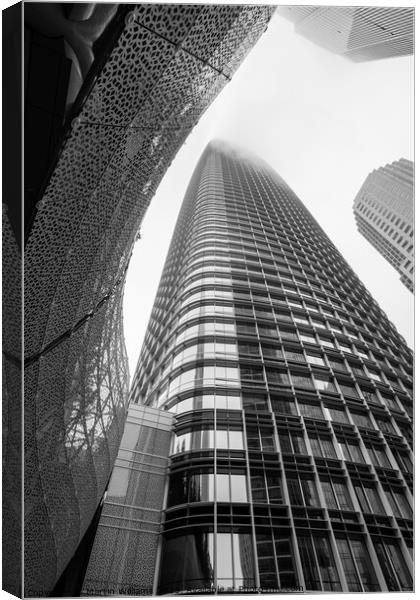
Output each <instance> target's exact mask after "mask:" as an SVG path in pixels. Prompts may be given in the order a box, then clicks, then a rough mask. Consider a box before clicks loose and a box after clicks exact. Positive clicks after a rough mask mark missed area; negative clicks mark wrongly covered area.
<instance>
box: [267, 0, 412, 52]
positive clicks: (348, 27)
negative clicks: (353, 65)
mask: <svg viewBox="0 0 420 600" xmlns="http://www.w3.org/2000/svg"><path fill="white" fill-rule="evenodd" d="M277 10H278V13H279V14H280V15H282V16H284V17H286V18H287V19H289V20H290V21H292V22H293V23H295V29H296V32H297V33H299V34H301V35H303V36H304V37H307V38H308V39H310V40H312V41H313V42H315V43H317V44H319V45H320V46H322V47H323V48H326V49H327V50H331V51H332V52H335V53H336V54H342V55H343V56H345V57H346V58H349V59H350V60H352V61H354V62H364V61H367V60H377V59H379V58H390V57H393V56H405V55H407V54H413V51H414V9H413V8H396V7H388V6H386V7H384V6H382V7H381V6H281V7H279V8H278V9H277Z"/></svg>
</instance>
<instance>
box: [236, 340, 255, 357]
mask: <svg viewBox="0 0 420 600" xmlns="http://www.w3.org/2000/svg"><path fill="white" fill-rule="evenodd" d="M238 350H239V354H245V355H258V356H259V354H260V347H259V346H258V344H247V343H245V342H240V343H239V344H238Z"/></svg>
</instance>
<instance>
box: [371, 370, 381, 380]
mask: <svg viewBox="0 0 420 600" xmlns="http://www.w3.org/2000/svg"><path fill="white" fill-rule="evenodd" d="M368 374H369V377H370V378H371V379H373V380H374V381H382V379H381V376H380V374H379V373H378V372H377V371H374V370H373V369H368Z"/></svg>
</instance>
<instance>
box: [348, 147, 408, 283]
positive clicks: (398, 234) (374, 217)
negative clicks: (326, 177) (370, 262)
mask: <svg viewBox="0 0 420 600" xmlns="http://www.w3.org/2000/svg"><path fill="white" fill-rule="evenodd" d="M353 211H354V215H355V217H356V223H357V228H358V230H359V231H360V233H361V234H362V235H363V236H364V237H365V238H366V239H367V240H368V241H369V242H370V243H371V244H372V246H374V247H375V248H376V249H377V250H378V251H379V252H380V253H381V254H382V256H383V257H384V258H385V259H386V260H387V261H388V262H389V263H390V264H391V265H392V266H393V267H395V269H396V270H397V271H398V273H399V274H400V275H401V281H402V282H403V284H404V285H405V286H406V287H407V288H408V289H409V290H410V291H411V292H412V291H413V289H414V238H413V235H414V164H413V163H412V162H411V161H409V160H407V159H405V158H401V159H400V160H398V161H395V162H393V163H391V164H389V165H385V166H384V167H380V168H379V169H375V170H374V171H372V173H370V174H369V175H368V177H367V178H366V181H365V182H364V184H363V185H362V187H361V188H360V190H359V192H358V194H357V196H356V198H355V200H354V204H353Z"/></svg>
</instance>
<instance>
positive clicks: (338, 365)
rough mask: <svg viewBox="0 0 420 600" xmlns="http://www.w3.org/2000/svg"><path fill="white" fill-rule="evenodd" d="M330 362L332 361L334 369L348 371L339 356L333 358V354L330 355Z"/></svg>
mask: <svg viewBox="0 0 420 600" xmlns="http://www.w3.org/2000/svg"><path fill="white" fill-rule="evenodd" d="M328 362H329V363H330V365H331V367H332V368H333V369H336V370H338V371H347V368H346V366H345V364H344V362H343V361H342V360H340V359H339V358H333V357H332V356H328Z"/></svg>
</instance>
